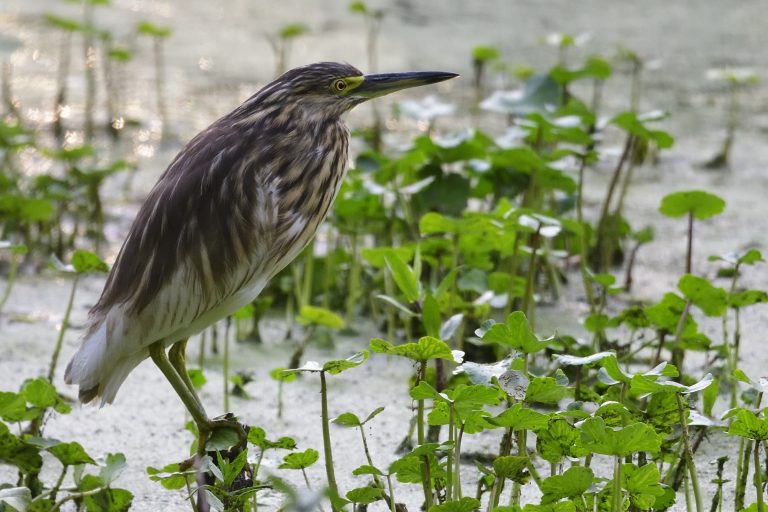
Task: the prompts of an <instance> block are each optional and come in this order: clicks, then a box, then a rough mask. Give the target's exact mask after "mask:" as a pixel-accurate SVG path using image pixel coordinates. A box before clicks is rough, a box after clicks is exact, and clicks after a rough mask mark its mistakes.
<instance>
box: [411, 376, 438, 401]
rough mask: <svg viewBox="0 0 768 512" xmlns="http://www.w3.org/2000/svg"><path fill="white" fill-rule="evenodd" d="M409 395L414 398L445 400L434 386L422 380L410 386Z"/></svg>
mask: <svg viewBox="0 0 768 512" xmlns="http://www.w3.org/2000/svg"><path fill="white" fill-rule="evenodd" d="M410 395H411V398H413V399H414V400H443V401H445V400H446V398H444V397H443V396H442V395H441V394H440V393H438V392H437V390H436V389H435V388H433V387H432V386H431V385H430V384H429V383H428V382H426V381H423V380H422V381H419V383H418V384H417V385H416V386H414V387H413V388H411V391H410Z"/></svg>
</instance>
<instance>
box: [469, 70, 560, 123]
mask: <svg viewBox="0 0 768 512" xmlns="http://www.w3.org/2000/svg"><path fill="white" fill-rule="evenodd" d="M562 100H563V99H562V87H561V86H560V84H559V83H557V82H556V81H555V80H554V79H553V78H552V77H551V76H550V75H548V74H539V75H533V76H532V77H531V78H529V79H528V80H527V81H526V82H525V85H524V87H523V93H522V95H521V96H517V95H515V96H508V95H497V96H492V97H491V98H489V99H487V100H485V101H483V103H482V104H481V106H482V107H483V108H485V109H487V110H493V111H496V112H503V113H506V114H513V115H527V114H531V113H533V112H538V113H541V114H546V113H548V112H550V111H552V110H553V109H555V108H557V107H559V106H560V105H561V104H562Z"/></svg>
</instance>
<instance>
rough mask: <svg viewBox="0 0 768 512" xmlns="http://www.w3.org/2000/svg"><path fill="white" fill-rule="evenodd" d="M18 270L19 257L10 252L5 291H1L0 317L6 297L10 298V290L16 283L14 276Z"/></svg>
mask: <svg viewBox="0 0 768 512" xmlns="http://www.w3.org/2000/svg"><path fill="white" fill-rule="evenodd" d="M18 270H19V255H17V254H15V253H14V252H13V251H11V268H10V269H9V270H8V279H7V282H6V283H5V290H3V298H2V299H0V315H2V313H3V308H4V307H5V303H6V302H8V297H10V296H11V290H12V289H13V284H14V283H15V282H16V274H17V272H18Z"/></svg>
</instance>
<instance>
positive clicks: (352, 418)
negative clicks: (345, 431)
mask: <svg viewBox="0 0 768 512" xmlns="http://www.w3.org/2000/svg"><path fill="white" fill-rule="evenodd" d="M331 423H336V424H337V425H341V426H342V427H359V426H361V425H362V423H361V422H360V418H358V417H357V416H356V415H354V414H352V413H351V412H345V413H344V414H340V415H339V416H337V417H335V418H334V419H332V420H331Z"/></svg>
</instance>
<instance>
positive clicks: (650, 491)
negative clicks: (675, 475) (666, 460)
mask: <svg viewBox="0 0 768 512" xmlns="http://www.w3.org/2000/svg"><path fill="white" fill-rule="evenodd" d="M622 477H623V479H624V482H623V485H622V487H624V489H626V490H627V492H629V499H630V501H631V503H632V505H634V506H635V507H637V508H638V509H639V510H649V509H651V508H652V507H653V506H654V504H655V502H656V497H657V496H663V495H664V489H663V488H662V486H661V484H660V483H659V480H660V478H661V475H660V474H659V469H658V468H657V467H656V464H646V465H644V466H640V467H638V466H636V465H634V464H623V465H622Z"/></svg>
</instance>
